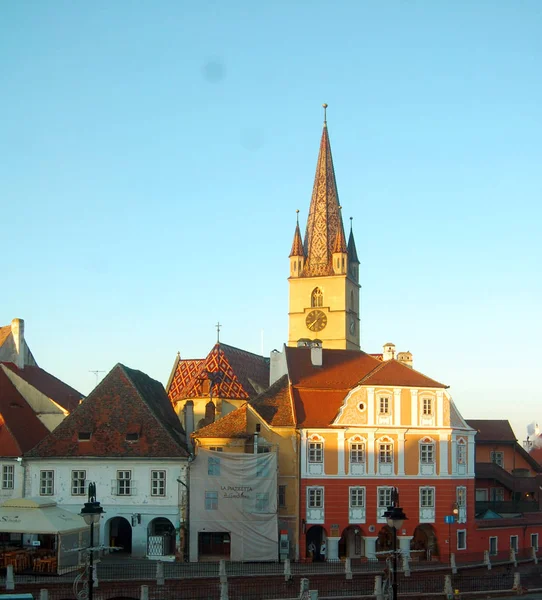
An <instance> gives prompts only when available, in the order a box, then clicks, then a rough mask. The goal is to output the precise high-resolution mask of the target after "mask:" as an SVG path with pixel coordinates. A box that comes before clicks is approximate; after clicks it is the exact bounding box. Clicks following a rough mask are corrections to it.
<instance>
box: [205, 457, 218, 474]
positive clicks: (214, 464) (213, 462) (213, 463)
mask: <svg viewBox="0 0 542 600" xmlns="http://www.w3.org/2000/svg"><path fill="white" fill-rule="evenodd" d="M207 475H213V476H216V475H220V458H215V457H214V456H209V458H208V459H207Z"/></svg>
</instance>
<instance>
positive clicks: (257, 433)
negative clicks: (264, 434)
mask: <svg viewBox="0 0 542 600" xmlns="http://www.w3.org/2000/svg"><path fill="white" fill-rule="evenodd" d="M260 430H261V425H260V424H259V423H256V431H254V454H258V440H259V437H260Z"/></svg>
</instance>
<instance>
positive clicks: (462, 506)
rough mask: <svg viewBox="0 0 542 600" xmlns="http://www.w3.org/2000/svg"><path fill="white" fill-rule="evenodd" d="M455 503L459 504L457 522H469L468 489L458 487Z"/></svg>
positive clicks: (461, 486)
mask: <svg viewBox="0 0 542 600" xmlns="http://www.w3.org/2000/svg"><path fill="white" fill-rule="evenodd" d="M455 502H456V504H457V510H458V513H457V522H458V523H466V522H467V487H466V486H464V485H458V486H457V487H456V488H455Z"/></svg>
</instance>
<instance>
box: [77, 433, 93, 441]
mask: <svg viewBox="0 0 542 600" xmlns="http://www.w3.org/2000/svg"><path fill="white" fill-rule="evenodd" d="M90 438H91V433H90V431H80V432H79V435H78V440H79V441H80V442H89V441H90Z"/></svg>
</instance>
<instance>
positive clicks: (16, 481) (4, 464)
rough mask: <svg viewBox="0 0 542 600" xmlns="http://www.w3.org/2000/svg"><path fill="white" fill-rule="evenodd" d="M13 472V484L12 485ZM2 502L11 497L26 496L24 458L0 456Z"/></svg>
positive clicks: (0, 497)
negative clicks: (10, 474) (11, 474)
mask: <svg viewBox="0 0 542 600" xmlns="http://www.w3.org/2000/svg"><path fill="white" fill-rule="evenodd" d="M11 472H12V473H13V486H12V487H10V481H11V477H10V476H9V473H11ZM0 478H1V479H0V503H1V502H4V501H6V500H10V499H11V498H22V497H23V496H24V467H23V463H22V460H17V459H16V458H5V457H3V458H0Z"/></svg>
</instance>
